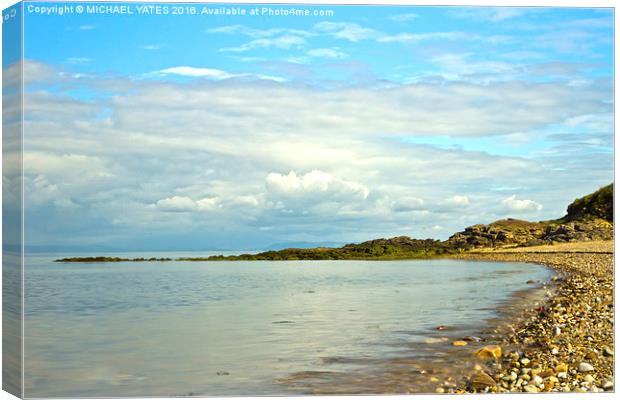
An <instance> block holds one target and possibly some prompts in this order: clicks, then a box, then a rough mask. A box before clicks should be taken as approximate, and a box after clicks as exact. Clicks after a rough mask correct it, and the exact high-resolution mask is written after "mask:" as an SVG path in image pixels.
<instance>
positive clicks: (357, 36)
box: [314, 21, 382, 42]
mask: <svg viewBox="0 0 620 400" xmlns="http://www.w3.org/2000/svg"><path fill="white" fill-rule="evenodd" d="M314 29H315V30H316V31H318V32H323V33H327V34H329V35H330V36H332V37H334V38H336V39H344V40H348V41H350V42H359V41H361V40H365V39H375V38H377V37H379V36H381V35H382V34H381V32H379V31H376V30H374V29H370V28H365V27H363V26H360V25H358V24H355V23H351V22H329V21H323V22H319V23H318V24H316V25H315V26H314Z"/></svg>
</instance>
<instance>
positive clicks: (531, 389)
mask: <svg viewBox="0 0 620 400" xmlns="http://www.w3.org/2000/svg"><path fill="white" fill-rule="evenodd" d="M523 390H525V391H526V392H528V393H538V388H537V387H536V386H534V385H525V386H523Z"/></svg>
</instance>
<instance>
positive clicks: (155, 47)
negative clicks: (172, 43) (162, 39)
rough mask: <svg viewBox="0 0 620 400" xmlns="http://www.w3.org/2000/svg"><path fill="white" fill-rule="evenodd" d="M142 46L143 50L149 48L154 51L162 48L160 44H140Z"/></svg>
mask: <svg viewBox="0 0 620 400" xmlns="http://www.w3.org/2000/svg"><path fill="white" fill-rule="evenodd" d="M142 48H143V49H144V50H151V51H154V50H159V49H161V48H162V45H160V44H147V45H144V46H142Z"/></svg>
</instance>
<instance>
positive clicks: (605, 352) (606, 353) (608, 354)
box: [603, 346, 614, 357]
mask: <svg viewBox="0 0 620 400" xmlns="http://www.w3.org/2000/svg"><path fill="white" fill-rule="evenodd" d="M603 355H604V356H605V357H613V356H614V351H613V350H612V349H610V348H609V347H607V346H603Z"/></svg>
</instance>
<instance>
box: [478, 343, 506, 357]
mask: <svg viewBox="0 0 620 400" xmlns="http://www.w3.org/2000/svg"><path fill="white" fill-rule="evenodd" d="M474 354H475V355H476V356H478V358H481V359H483V360H490V359H495V360H498V359H499V358H500V357H501V356H502V348H501V347H499V346H497V345H488V346H484V347H482V348H480V349H478V350H476V351H475V353H474Z"/></svg>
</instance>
